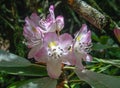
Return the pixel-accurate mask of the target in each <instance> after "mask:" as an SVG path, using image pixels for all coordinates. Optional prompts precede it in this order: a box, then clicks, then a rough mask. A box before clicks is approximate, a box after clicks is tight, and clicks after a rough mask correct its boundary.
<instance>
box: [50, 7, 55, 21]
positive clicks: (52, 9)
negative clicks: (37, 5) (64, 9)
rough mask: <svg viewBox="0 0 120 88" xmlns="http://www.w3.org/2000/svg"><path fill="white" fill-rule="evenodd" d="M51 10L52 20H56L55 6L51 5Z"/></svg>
mask: <svg viewBox="0 0 120 88" xmlns="http://www.w3.org/2000/svg"><path fill="white" fill-rule="evenodd" d="M49 11H50V16H51V18H52V20H53V21H55V14H54V6H53V5H51V6H50V8H49Z"/></svg>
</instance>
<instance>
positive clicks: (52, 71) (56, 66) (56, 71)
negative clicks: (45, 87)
mask: <svg viewBox="0 0 120 88" xmlns="http://www.w3.org/2000/svg"><path fill="white" fill-rule="evenodd" d="M61 67H62V64H61V62H59V61H56V62H55V60H53V59H50V60H49V61H48V63H47V71H48V75H49V76H50V77H51V78H54V79H58V78H59V76H60V74H61V73H62V71H61Z"/></svg>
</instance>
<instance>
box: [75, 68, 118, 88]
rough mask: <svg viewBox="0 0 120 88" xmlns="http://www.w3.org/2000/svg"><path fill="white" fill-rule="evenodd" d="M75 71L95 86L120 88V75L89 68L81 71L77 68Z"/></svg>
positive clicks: (95, 87)
mask: <svg viewBox="0 0 120 88" xmlns="http://www.w3.org/2000/svg"><path fill="white" fill-rule="evenodd" d="M75 73H76V74H77V76H78V77H79V78H80V79H81V80H84V81H86V82H87V83H88V84H90V85H91V86H92V87H93V88H118V87H119V86H120V77H114V76H109V75H105V74H100V73H96V72H92V71H89V70H84V71H82V72H81V71H80V70H79V69H75Z"/></svg>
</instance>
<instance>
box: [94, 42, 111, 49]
mask: <svg viewBox="0 0 120 88" xmlns="http://www.w3.org/2000/svg"><path fill="white" fill-rule="evenodd" d="M111 47H112V46H110V45H103V44H100V43H97V44H93V47H92V49H93V50H102V49H108V48H111Z"/></svg>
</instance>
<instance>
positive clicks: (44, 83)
mask: <svg viewBox="0 0 120 88" xmlns="http://www.w3.org/2000/svg"><path fill="white" fill-rule="evenodd" d="M56 84H57V80H55V79H51V78H48V77H45V78H39V79H30V80H27V81H20V82H16V83H15V84H12V85H10V86H9V87H8V88H56Z"/></svg>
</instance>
